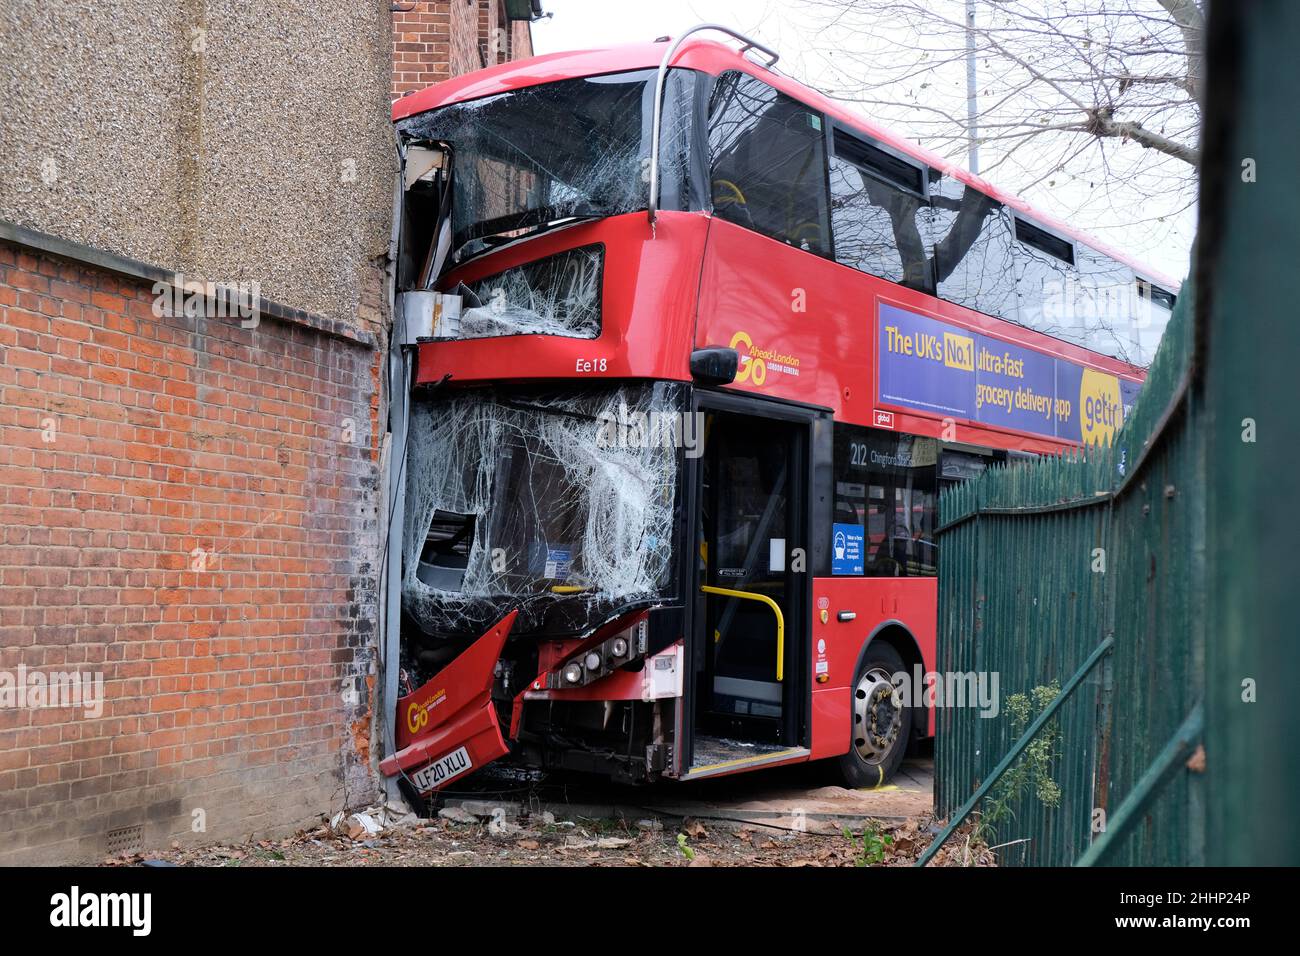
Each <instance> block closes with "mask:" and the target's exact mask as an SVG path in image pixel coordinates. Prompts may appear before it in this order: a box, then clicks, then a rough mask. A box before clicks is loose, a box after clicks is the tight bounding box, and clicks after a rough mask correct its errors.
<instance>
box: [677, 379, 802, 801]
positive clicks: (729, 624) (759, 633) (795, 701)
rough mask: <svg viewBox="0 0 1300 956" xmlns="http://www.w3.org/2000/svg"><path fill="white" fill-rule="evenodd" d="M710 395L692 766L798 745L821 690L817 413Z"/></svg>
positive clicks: (780, 756)
mask: <svg viewBox="0 0 1300 956" xmlns="http://www.w3.org/2000/svg"><path fill="white" fill-rule="evenodd" d="M699 402H700V412H701V413H702V414H703V416H704V421H703V425H704V448H703V454H702V455H701V456H700V458H699V459H698V462H697V467H696V469H695V475H696V494H695V501H696V511H697V514H696V520H695V522H694V524H695V554H694V559H695V576H694V591H695V613H694V614H693V615H692V618H693V621H694V623H693V626H692V635H691V636H692V642H691V643H692V647H691V649H690V651H691V660H692V678H693V679H692V682H691V686H692V693H691V703H690V704H689V705H688V706H690V708H691V713H692V715H693V717H694V720H693V729H694V735H693V741H692V743H693V746H692V747H691V749H690V751H689V753H690V758H689V763H688V764H687V767H686V768H685V769H686V773H685V775H686V776H689V777H695V776H704V775H707V774H710V773H722V772H730V771H733V770H736V769H743V768H744V767H745V766H747V765H750V764H759V763H763V762H768V761H775V760H784V759H790V758H791V757H792V756H795V755H797V754H798V753H799V752H801V751H802V748H803V746H804V745H805V744H806V743H807V741H806V739H805V738H806V727H807V719H806V710H807V701H808V699H809V684H808V680H809V677H808V671H807V661H808V659H809V655H808V653H807V649H806V648H807V639H808V630H809V612H808V606H809V605H808V602H809V598H810V593H811V592H810V582H811V575H810V574H809V573H808V557H807V555H808V545H807V529H808V527H809V494H808V480H809V475H808V473H809V462H810V458H809V431H810V424H811V420H812V416H811V414H809V413H805V412H803V411H802V410H799V409H793V408H791V407H789V406H784V405H779V404H776V403H770V402H763V401H758V400H753V399H742V398H734V399H733V398H732V397H731V396H717V395H712V394H701V395H700V400H699Z"/></svg>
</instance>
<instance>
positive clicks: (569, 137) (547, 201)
mask: <svg viewBox="0 0 1300 956" xmlns="http://www.w3.org/2000/svg"><path fill="white" fill-rule="evenodd" d="M655 75H656V73H655V71H654V70H638V71H635V72H629V73H615V74H609V75H605V76H588V77H582V78H580V79H572V80H560V81H558V82H555V83H544V84H540V85H537V86H529V87H524V88H522V89H518V90H513V91H511V92H508V93H499V94H497V95H495V96H487V97H483V98H481V99H476V100H469V101H467V102H464V103H452V104H450V105H447V106H443V107H440V108H438V109H435V110H430V111H429V112H427V113H420V114H418V115H416V116H412V117H410V118H409V119H406V120H404V121H402V122H401V123H400V124H398V131H399V132H400V133H401V134H402V135H403V136H406V137H412V138H415V137H418V138H421V139H426V140H430V141H434V142H439V143H447V144H449V145H450V147H451V156H452V160H451V167H452V181H453V195H452V245H451V248H452V255H451V257H450V263H449V264H452V265H454V264H456V263H458V262H463V261H464V260H466V259H468V258H469V257H471V256H473V255H477V254H478V253H480V252H484V251H487V250H489V249H492V248H493V247H494V246H496V245H499V244H501V243H503V242H507V241H510V240H511V239H516V238H519V237H520V236H523V235H527V234H529V233H531V232H534V231H537V230H540V229H544V228H546V227H548V226H551V225H554V224H559V223H564V222H568V221H572V220H574V219H581V218H597V217H604V216H610V215H617V214H620V213H628V212H634V211H636V210H638V209H644V208H645V206H646V198H647V192H646V179H645V176H644V171H645V169H646V166H647V163H648V161H649V156H650V140H651V117H652V115H653V111H654V81H655ZM695 82H696V74H695V73H693V72H691V71H689V70H670V71H669V74H668V80H667V83H666V84H665V91H664V92H665V98H664V103H665V108H664V119H663V129H662V139H661V144H660V145H661V149H660V159H661V168H662V182H663V186H662V190H661V195H660V206H661V208H664V209H678V208H685V206H686V204H687V203H688V202H689V196H688V193H689V191H690V187H689V185H688V181H689V177H688V164H687V157H688V151H687V143H688V139H689V133H690V123H691V117H692V110H691V103H692V99H693V93H694V87H695Z"/></svg>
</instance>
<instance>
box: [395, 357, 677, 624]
mask: <svg viewBox="0 0 1300 956" xmlns="http://www.w3.org/2000/svg"><path fill="white" fill-rule="evenodd" d="M685 394H686V393H685V389H684V388H683V386H680V385H676V384H673V383H667V382H659V383H654V384H633V385H623V386H620V387H616V388H603V389H598V390H595V391H588V392H581V393H568V394H563V395H558V394H552V393H545V392H540V391H536V390H527V391H525V390H504V389H502V390H497V389H472V390H468V389H467V390H464V391H459V390H458V391H448V390H440V391H438V392H435V393H434V394H433V395H432V396H428V397H417V398H415V399H413V402H412V407H411V420H410V438H409V440H408V441H409V446H408V452H407V455H408V457H407V478H406V487H407V497H406V526H405V529H404V532H405V536H404V541H405V547H404V554H403V559H404V560H403V579H402V605H403V610H404V612H405V613H406V615H407V616H408V617H409V618H410V619H411V620H413V621H414V622H415V623H416V624H417V625H418V627H419V628H420V629H421V630H422V631H423V632H424V633H425V634H426V635H428V636H430V637H435V638H436V637H448V638H450V637H463V636H466V635H469V636H476V635H477V634H478V633H481V632H482V631H483V630H484V629H486V628H487V627H488V626H490V625H491V624H492V623H494V622H495V621H497V620H499V619H500V618H501V617H503V616H504V615H505V614H506V613H508V612H509V611H511V610H514V609H518V610H519V611H520V618H519V620H518V621H517V623H516V626H515V633H518V634H526V633H529V632H536V631H538V630H541V629H543V628H544V629H545V630H546V632H547V633H548V634H557V633H565V632H569V633H576V632H580V631H582V630H584V629H586V628H587V627H589V626H593V625H594V624H596V623H599V622H600V621H601V620H604V619H605V618H606V617H608V616H609V615H610V614H611V613H613V612H615V611H618V610H620V609H623V608H626V607H630V606H633V605H636V604H644V603H651V602H654V601H657V600H661V599H663V598H665V597H669V596H671V595H672V594H673V592H674V590H675V588H674V584H673V574H672V570H673V555H674V548H673V546H672V542H673V535H674V528H675V526H676V521H675V507H676V491H677V485H678V472H679V459H678V452H677V448H676V447H675V446H674V443H673V442H672V441H670V440H667V438H666V436H665V434H664V432H663V431H662V430H658V431H656V430H655V429H653V428H646V427H645V426H644V424H643V423H645V422H653V421H660V420H667V419H669V418H675V417H677V416H678V413H679V412H680V411H681V409H682V406H683V403H684V402H685ZM629 422H630V423H632V427H631V428H629V427H627V425H626V423H629ZM638 423H642V424H638ZM629 436H631V437H629Z"/></svg>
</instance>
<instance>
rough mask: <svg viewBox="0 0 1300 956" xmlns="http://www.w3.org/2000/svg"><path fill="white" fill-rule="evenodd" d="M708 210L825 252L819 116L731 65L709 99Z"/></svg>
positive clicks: (822, 136) (826, 226)
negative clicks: (710, 198) (710, 195)
mask: <svg viewBox="0 0 1300 956" xmlns="http://www.w3.org/2000/svg"><path fill="white" fill-rule="evenodd" d="M709 156H710V172H709V181H710V183H711V187H712V194H713V210H714V213H715V214H716V215H717V216H719V217H720V218H722V219H726V220H728V221H729V222H734V223H736V224H737V225H741V226H745V227H746V228H748V229H753V230H755V231H756V232H761V233H763V234H764V235H767V236H771V237H772V238H774V239H779V240H781V241H782V242H786V243H789V244H790V245H792V246H796V247H797V248H800V249H804V250H807V251H808V252H815V253H818V254H819V255H827V254H829V252H830V248H831V245H830V223H829V221H828V216H827V209H828V206H829V202H828V196H827V189H826V134H825V131H824V128H823V121H822V116H821V114H820V113H817V112H814V111H812V110H810V109H808V107H806V106H804V105H803V104H802V103H799V102H798V101H796V100H794V99H791V98H790V97H788V96H786V95H785V94H783V93H778V92H777V91H776V90H774V89H772V87H770V86H768V85H767V84H766V83H764V82H762V81H761V80H758V79H755V78H754V77H752V76H748V75H746V74H744V73H740V72H736V71H731V72H728V73H723V74H722V75H721V76H719V77H718V78H717V80H716V81H715V83H714V87H713V95H712V97H711V98H710V102H709Z"/></svg>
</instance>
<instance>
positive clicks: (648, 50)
mask: <svg viewBox="0 0 1300 956" xmlns="http://www.w3.org/2000/svg"><path fill="white" fill-rule="evenodd" d="M670 42H671V40H660V41H656V42H654V43H632V44H624V45H619V46H609V47H602V48H599V49H593V50H575V51H569V52H563V53H548V54H545V55H543V56H535V57H529V58H528V59H523V60H512V61H510V62H508V63H502V64H499V65H497V66H492V67H488V68H487V69H484V70H477V71H475V72H473V73H466V74H465V75H463V76H458V77H456V78H455V79H451V80H446V81H444V82H442V83H437V84H435V85H433V86H430V87H428V88H427V89H424V90H420V91H419V92H416V93H411V94H409V95H407V96H404V97H402V98H401V99H398V100H395V101H394V102H393V120H394V122H396V121H397V120H401V119H405V118H406V117H408V116H413V115H415V114H416V113H423V112H425V111H426V110H431V109H436V108H437V107H439V106H445V105H447V104H449V103H460V102H464V101H466V100H474V99H479V98H480V97H484V96H493V95H495V94H498V93H506V92H509V91H511V90H517V89H521V88H523V87H527V86H536V85H538V84H541V83H553V82H556V81H558V80H569V79H575V78H577V77H583V76H599V75H601V74H605V73H619V72H624V71H628V70H641V69H654V68H658V66H659V62H660V61H661V60H662V59H663V55H664V52H665V50H666V49H667V46H668V44H669V43H670ZM672 65H673V66H679V67H685V68H689V69H696V70H700V71H702V72H704V73H708V74H711V75H714V76H716V75H718V74H719V73H722V72H725V71H727V70H741V71H743V72H746V73H749V74H751V75H753V76H756V77H759V78H761V79H763V80H764V81H766V82H767V83H770V84H771V85H772V86H773V87H775V88H776V89H778V90H780V91H781V92H782V93H785V94H787V95H788V96H791V97H793V98H794V99H796V100H799V101H801V102H802V103H804V104H805V105H807V106H810V107H813V108H814V109H817V110H820V111H821V112H822V113H825V114H826V115H828V116H830V117H833V118H834V119H836V120H838V121H840V122H841V123H843V124H844V125H846V126H849V127H852V128H854V129H856V130H857V131H859V132H861V133H864V134H866V135H867V136H870V137H872V138H874V139H876V140H878V141H880V142H882V143H885V144H886V145H888V146H890V147H892V148H893V149H896V150H899V151H900V152H903V153H906V154H907V155H909V156H911V157H912V158H914V159H916V160H919V161H920V162H923V163H925V164H926V165H928V166H930V167H931V168H933V169H936V170H938V171H940V172H941V173H943V174H944V175H947V176H951V177H953V178H954V179H957V180H959V181H961V182H963V183H965V184H967V185H969V186H973V187H974V188H975V189H978V190H979V191H981V192H983V193H984V194H986V195H988V196H989V197H991V198H993V199H996V200H997V201H998V202H1000V203H1002V204H1003V205H1005V206H1008V207H1010V208H1012V209H1014V210H1016V211H1018V212H1020V213H1023V214H1024V215H1025V216H1027V217H1028V218H1030V219H1032V220H1034V221H1035V222H1037V223H1039V224H1041V225H1044V226H1047V227H1049V228H1050V229H1052V230H1053V231H1055V232H1058V233H1060V234H1061V235H1063V236H1068V237H1070V238H1071V239H1075V240H1077V241H1079V242H1082V243H1084V244H1085V245H1088V246H1090V247H1092V248H1093V249H1096V250H1097V251H1098V252H1101V253H1103V254H1104V255H1107V256H1110V257H1111V258H1112V259H1115V260H1116V261H1118V262H1122V263H1124V264H1125V265H1127V266H1129V267H1130V268H1131V269H1133V271H1134V272H1136V273H1137V274H1138V275H1139V276H1140V277H1141V278H1143V279H1147V280H1149V281H1151V282H1154V283H1155V284H1156V285H1158V286H1161V287H1162V288H1165V289H1167V290H1169V291H1170V292H1175V293H1176V292H1178V291H1179V287H1180V284H1181V283H1180V282H1179V281H1178V280H1177V279H1174V278H1172V277H1170V276H1167V275H1164V274H1163V273H1160V272H1157V271H1156V270H1154V269H1152V268H1150V267H1149V266H1147V265H1145V264H1143V263H1141V262H1139V261H1137V260H1136V259H1134V258H1133V257H1132V256H1130V255H1128V254H1127V253H1125V252H1123V251H1121V250H1119V249H1116V248H1114V247H1113V246H1110V245H1108V244H1107V243H1104V242H1102V241H1101V240H1099V239H1097V238H1096V237H1094V236H1091V235H1089V234H1087V233H1085V232H1083V231H1082V230H1080V229H1077V228H1075V227H1074V226H1071V225H1070V224H1069V223H1066V222H1064V221H1063V220H1061V219H1058V218H1056V217H1055V216H1052V215H1049V214H1047V213H1044V212H1041V211H1040V210H1038V209H1035V208H1034V207H1033V206H1031V205H1030V204H1029V203H1027V202H1025V200H1023V199H1021V198H1020V197H1019V196H1017V195H1015V194H1014V193H1010V192H1007V191H1006V190H1003V189H999V188H998V187H997V186H995V185H993V183H991V182H989V181H988V180H986V179H984V178H983V177H980V176H977V175H975V174H974V173H971V172H970V171H968V170H966V169H964V168H962V167H961V166H958V165H956V164H954V163H953V162H951V161H950V160H947V159H944V158H943V157H942V156H940V155H938V154H937V153H934V152H931V151H930V150H928V149H926V148H925V147H923V146H919V145H918V144H916V143H913V142H912V141H911V140H908V139H906V138H904V137H902V136H899V135H898V134H897V133H895V132H893V131H891V130H889V129H887V128H886V127H883V126H879V125H878V124H876V123H874V122H872V121H871V120H869V119H867V118H866V117H865V116H862V115H861V114H859V113H857V112H855V111H853V110H851V109H849V108H847V107H846V106H845V105H844V104H843V103H839V102H836V101H835V100H832V99H830V98H829V97H827V96H825V95H824V94H822V93H819V92H818V91H816V90H815V89H813V88H812V87H809V86H806V85H804V84H803V83H800V82H799V81H798V80H795V79H792V78H791V77H789V76H787V75H786V74H784V73H780V72H778V71H776V70H771V69H768V68H767V67H765V66H763V64H761V63H758V62H756V61H754V60H752V59H750V58H749V57H747V56H745V55H744V54H743V53H741V52H740V51H739V50H737V49H735V48H733V47H731V46H727V45H726V44H723V43H719V42H717V41H714V40H703V39H695V40H688V41H687V42H686V43H685V44H683V46H682V48H681V49H680V50H679V51H678V52H677V55H676V57H675V58H674V60H673V63H672Z"/></svg>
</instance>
